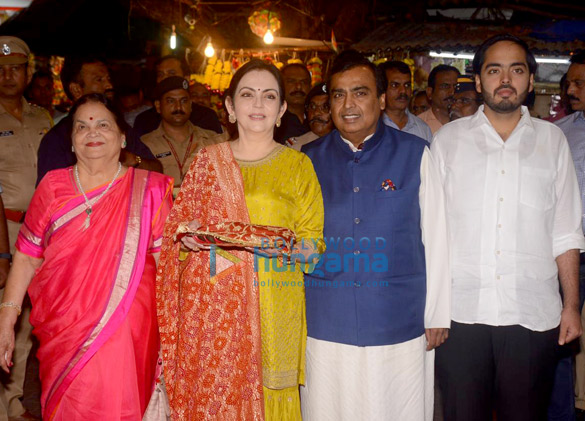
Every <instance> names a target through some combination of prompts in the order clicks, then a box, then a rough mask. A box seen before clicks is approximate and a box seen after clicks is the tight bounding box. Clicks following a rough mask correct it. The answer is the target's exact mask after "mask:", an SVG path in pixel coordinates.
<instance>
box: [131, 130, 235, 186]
mask: <svg viewBox="0 0 585 421" xmlns="http://www.w3.org/2000/svg"><path fill="white" fill-rule="evenodd" d="M187 124H188V125H189V129H190V132H189V136H188V137H187V138H186V139H185V140H184V141H183V142H177V141H176V140H174V139H173V138H172V137H170V136H169V135H168V134H165V131H164V129H163V125H162V123H161V124H160V125H159V126H158V128H157V129H156V130H154V131H152V132H150V133H147V134H145V135H144V136H142V137H141V138H140V140H142V143H144V144H145V145H146V146H148V148H149V149H150V151H151V152H152V153H153V154H154V156H155V157H156V158H157V159H158V160H159V161H160V162H161V164H162V166H163V172H164V173H165V174H166V175H169V176H171V177H173V178H174V179H175V185H174V188H173V196H175V197H176V196H177V194H178V193H179V190H180V189H181V182H182V181H183V177H184V176H185V174H187V171H189V167H190V166H191V163H192V162H193V158H195V155H196V154H197V152H199V151H200V150H201V148H204V147H206V146H209V145H214V144H216V143H221V142H225V141H226V140H229V134H228V133H227V132H224V133H221V134H218V133H216V132H214V131H213V130H205V129H202V128H201V127H198V126H195V125H193V124H191V122H187ZM191 135H193V142H192V143H191V147H190V151H189V152H188V156H187V159H186V160H185V163H184V164H183V167H182V170H183V171H182V174H181V169H180V168H179V162H177V159H176V158H175V154H173V151H172V149H171V147H170V146H169V142H170V144H171V145H172V146H173V148H174V150H175V153H176V155H177V157H178V159H179V161H180V162H181V163H183V160H184V158H185V154H186V153H187V147H188V146H189V139H190V138H191ZM167 140H168V141H167Z"/></svg>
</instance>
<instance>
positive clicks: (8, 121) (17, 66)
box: [0, 36, 51, 421]
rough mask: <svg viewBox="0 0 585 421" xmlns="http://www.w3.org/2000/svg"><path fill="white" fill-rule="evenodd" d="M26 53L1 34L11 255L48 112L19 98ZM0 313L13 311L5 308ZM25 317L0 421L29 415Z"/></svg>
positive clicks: (1, 115) (0, 124)
mask: <svg viewBox="0 0 585 421" xmlns="http://www.w3.org/2000/svg"><path fill="white" fill-rule="evenodd" d="M29 54H30V50H29V48H28V46H27V45H26V43H25V42H24V41H23V40H21V39H19V38H16V37H10V36H1V37H0V185H1V186H2V189H3V193H2V199H3V201H4V213H5V216H6V220H7V222H8V238H9V242H10V250H11V253H13V252H14V243H15V242H16V237H17V235H18V230H19V229H20V226H21V224H22V221H23V220H24V214H25V212H26V209H27V207H28V205H29V202H30V200H31V198H32V195H33V192H34V189H35V181H36V178H37V149H38V148H39V144H40V142H41V138H42V137H43V135H44V134H45V133H47V131H48V130H49V129H50V128H51V119H50V117H49V114H48V113H47V111H46V110H44V109H43V108H41V107H37V106H35V105H31V104H29V103H27V102H26V101H25V99H24V98H23V96H22V95H23V93H24V91H25V89H26V86H27V85H28V83H29V82H30V80H31V77H32V69H31V67H29V66H28V59H29ZM2 294H3V289H2V290H1V292H0V295H2ZM0 311H16V309H15V308H14V307H11V306H5V307H2V308H0ZM29 315H30V307H29V308H28V309H27V308H26V307H25V308H23V311H22V315H21V317H20V322H19V323H20V327H19V328H18V330H17V331H16V340H15V349H14V355H15V358H13V362H14V366H13V367H12V369H11V373H10V376H9V377H5V378H2V384H1V385H0V421H1V420H6V419H8V420H19V419H29V418H28V413H25V409H24V407H23V406H22V404H21V402H20V399H19V398H21V397H22V393H23V384H24V376H25V371H26V360H27V357H28V353H29V351H30V347H31V345H32V342H31V338H30V335H31V330H32V328H31V326H30V323H29ZM0 358H2V356H1V355H0Z"/></svg>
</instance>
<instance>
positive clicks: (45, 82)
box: [26, 70, 67, 124]
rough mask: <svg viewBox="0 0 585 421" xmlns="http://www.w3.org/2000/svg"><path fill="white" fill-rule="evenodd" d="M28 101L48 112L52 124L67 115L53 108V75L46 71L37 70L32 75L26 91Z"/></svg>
mask: <svg viewBox="0 0 585 421" xmlns="http://www.w3.org/2000/svg"><path fill="white" fill-rule="evenodd" d="M26 96H27V98H28V100H29V101H30V102H31V103H32V104H35V105H38V106H39V107H43V108H44V109H45V110H47V111H48V112H49V115H50V116H51V118H52V119H53V124H57V123H58V122H59V121H61V119H62V118H63V117H65V116H66V115H67V113H64V112H62V111H59V110H57V109H56V108H55V107H54V106H53V99H54V97H55V87H54V80H53V75H52V74H51V72H49V71H47V70H38V71H36V72H35V73H34V74H33V77H32V80H31V82H30V84H29V85H28V88H27V90H26Z"/></svg>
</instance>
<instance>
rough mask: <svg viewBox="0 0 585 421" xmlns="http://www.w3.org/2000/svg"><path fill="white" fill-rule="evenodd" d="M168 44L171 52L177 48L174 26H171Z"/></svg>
mask: <svg viewBox="0 0 585 421" xmlns="http://www.w3.org/2000/svg"><path fill="white" fill-rule="evenodd" d="M170 44H171V50H174V49H175V48H177V33H176V32H175V25H173V32H172V33H171V40H170Z"/></svg>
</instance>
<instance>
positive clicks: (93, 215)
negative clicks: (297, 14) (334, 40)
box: [0, 34, 585, 421]
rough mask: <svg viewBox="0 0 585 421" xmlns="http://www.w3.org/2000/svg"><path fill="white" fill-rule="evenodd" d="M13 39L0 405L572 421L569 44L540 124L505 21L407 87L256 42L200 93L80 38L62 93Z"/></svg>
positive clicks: (580, 133)
mask: <svg viewBox="0 0 585 421" xmlns="http://www.w3.org/2000/svg"><path fill="white" fill-rule="evenodd" d="M30 56H31V52H30V49H29V47H28V45H27V44H26V43H25V42H24V41H23V40H21V39H19V38H16V37H11V36H2V37H0V193H1V194H0V367H1V368H2V369H3V370H4V372H5V373H4V374H3V375H2V377H1V378H0V382H1V384H0V421H3V420H10V421H16V420H30V419H40V417H41V416H42V419H46V420H67V421H69V420H98V419H99V420H112V421H113V420H141V419H145V420H167V419H169V418H170V419H172V420H199V419H218V420H228V419H229V420H236V419H242V420H244V419H245V420H263V419H266V420H285V419H286V420H300V419H306V420H319V421H320V420H393V421H394V420H396V421H398V420H408V421H417V420H425V421H426V420H432V419H433V417H435V419H444V420H447V421H451V420H453V421H467V420H474V421H475V420H480V421H483V420H485V421H489V420H492V419H494V418H493V417H494V416H495V417H496V419H498V420H510V421H512V420H514V421H517V420H520V421H521V420H526V421H533V420H551V421H553V420H567V421H572V420H575V419H576V417H577V416H578V417H581V419H583V415H584V414H585V339H584V336H583V335H582V331H583V325H585V316H584V313H583V311H582V310H583V301H584V300H583V299H584V297H585V259H584V258H582V257H581V256H582V255H580V251H583V250H585V237H584V234H583V233H584V231H583V227H584V226H585V214H584V213H583V211H582V209H583V208H585V168H584V166H585V118H584V116H583V112H584V111H585V53H576V54H575V55H573V57H572V59H571V65H570V67H569V70H568V72H567V74H566V75H565V76H564V77H563V80H562V81H561V85H560V87H561V94H560V102H559V104H560V105H559V107H560V109H559V113H558V114H557V116H556V117H555V118H554V120H556V121H554V124H553V123H551V122H547V121H545V120H541V119H537V118H533V117H531V116H530V113H529V110H528V108H527V107H526V106H525V104H526V101H527V99H528V97H529V95H530V94H531V93H532V92H533V90H534V76H535V73H536V68H537V64H536V60H535V58H534V56H533V54H532V53H531V51H530V50H529V48H528V46H527V45H526V44H525V43H524V41H522V40H521V39H518V38H516V37H514V36H511V35H507V34H504V35H499V36H496V37H492V38H490V39H488V40H486V41H485V42H484V43H483V44H482V45H481V46H480V47H479V48H478V50H477V51H476V54H475V57H474V59H473V71H472V72H470V73H471V74H461V73H460V71H459V70H458V69H457V68H455V67H453V66H450V65H445V64H440V65H437V66H436V67H434V68H433V69H432V71H431V72H430V74H429V76H428V83H427V87H426V89H425V90H421V91H418V92H413V86H412V71H411V68H410V67H409V66H408V65H407V64H406V63H404V62H402V61H391V60H389V61H385V62H383V63H381V64H379V65H375V64H373V63H372V62H371V61H370V60H368V58H366V57H365V56H364V55H363V54H361V53H359V52H357V51H354V50H347V51H343V52H342V53H340V54H339V55H338V56H337V57H336V58H335V60H334V62H333V64H332V66H331V69H330V71H329V74H328V75H327V78H326V80H325V82H321V83H317V84H315V85H314V86H312V85H311V73H310V72H309V70H308V69H307V67H306V66H305V65H303V64H299V63H293V64H288V65H285V66H284V67H283V68H282V69H280V70H278V69H277V68H276V67H275V66H273V65H272V64H270V63H267V62H265V61H263V60H259V59H252V60H250V61H248V62H247V63H245V64H244V65H242V66H241V68H240V69H238V70H237V71H236V73H235V74H234V76H233V78H232V81H231V83H230V86H229V88H228V89H227V91H226V92H225V94H224V95H223V97H222V98H221V104H212V101H213V100H214V98H216V96H215V93H212V92H211V91H210V90H209V88H208V87H207V86H206V85H204V84H201V83H197V82H193V81H191V80H190V74H191V69H190V68H189V66H188V65H187V63H186V62H185V60H184V59H182V58H181V57H179V56H175V55H168V56H163V57H161V58H160V59H158V60H157V61H156V63H154V69H153V73H154V79H155V84H154V86H153V89H150V90H145V89H143V88H142V87H140V86H137V85H135V84H132V85H128V86H117V85H114V84H113V83H112V78H111V72H110V69H109V68H108V63H107V62H106V61H104V60H103V59H102V58H99V57H93V56H83V57H81V56H76V57H66V58H65V61H64V65H63V68H62V71H61V74H60V75H59V77H60V80H61V82H62V84H63V88H64V91H65V93H66V95H67V97H68V99H69V101H70V103H71V105H72V107H71V108H70V109H68V110H67V109H62V108H60V107H57V108H56V107H55V106H54V97H55V90H54V75H53V74H52V73H51V72H50V71H48V70H47V69H39V70H37V71H36V72H33V67H34V66H33V64H32V62H30V60H29V59H30ZM212 105H214V106H215V107H212ZM218 105H219V107H217V106H218ZM551 120H553V119H551ZM201 232H205V233H206V234H205V235H201V234H198V233H201ZM220 233H221V234H220ZM256 237H262V238H263V242H262V245H261V246H258V244H256V245H251V243H250V241H251V240H250V238H256ZM210 238H213V240H210ZM226 238H228V239H229V240H226ZM282 238H285V240H286V241H285V246H284V247H279V246H277V240H278V239H282ZM220 240H221V241H223V242H221V244H219V247H218V244H216V243H219V242H220ZM230 241H231V242H230ZM33 340H34V342H35V346H34V350H35V351H34V352H33V353H31V352H30V350H31V347H33ZM576 343H578V346H577V347H576V348H577V349H575V347H574V346H573V345H574V344H576ZM578 348H580V349H578ZM435 355H436V361H435ZM27 365H28V367H29V369H28V370H27ZM35 367H37V368H36V369H35ZM27 376H28V377H29V378H28V379H27V378H26V377H27ZM31 377H33V378H34V379H32V380H33V381H34V380H35V379H38V378H40V384H41V386H40V389H41V393H40V408H41V413H40V414H39V413H37V412H38V411H37V410H36V407H38V405H35V404H33V405H32V406H30V405H27V407H26V408H25V403H27V402H30V400H28V397H27V396H25V392H24V390H25V389H24V385H25V380H26V381H31ZM33 400H34V399H33Z"/></svg>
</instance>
